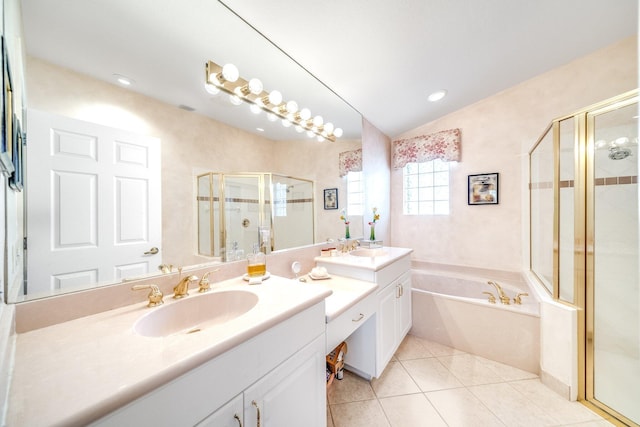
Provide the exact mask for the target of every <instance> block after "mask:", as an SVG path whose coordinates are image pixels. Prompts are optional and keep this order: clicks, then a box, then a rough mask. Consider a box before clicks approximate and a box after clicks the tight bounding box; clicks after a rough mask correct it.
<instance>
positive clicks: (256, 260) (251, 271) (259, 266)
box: [247, 243, 267, 278]
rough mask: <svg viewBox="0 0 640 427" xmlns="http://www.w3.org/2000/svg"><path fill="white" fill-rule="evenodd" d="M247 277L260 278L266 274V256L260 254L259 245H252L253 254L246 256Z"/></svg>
mask: <svg viewBox="0 0 640 427" xmlns="http://www.w3.org/2000/svg"><path fill="white" fill-rule="evenodd" d="M247 261H248V264H247V275H248V276H249V277H250V278H251V277H262V276H264V275H265V274H266V273H267V256H266V255H265V254H264V253H262V252H260V244H259V243H256V244H254V245H253V253H251V254H249V255H247Z"/></svg>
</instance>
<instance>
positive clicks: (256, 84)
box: [249, 78, 263, 95]
mask: <svg viewBox="0 0 640 427" xmlns="http://www.w3.org/2000/svg"><path fill="white" fill-rule="evenodd" d="M262 89H263V87H262V82H261V81H260V80H259V79H255V78H254V79H251V80H249V92H251V93H252V94H254V95H260V94H261V93H262Z"/></svg>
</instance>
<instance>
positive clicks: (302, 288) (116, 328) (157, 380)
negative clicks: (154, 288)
mask: <svg viewBox="0 0 640 427" xmlns="http://www.w3.org/2000/svg"><path fill="white" fill-rule="evenodd" d="M329 280H333V279H329ZM333 283H335V284H338V283H341V281H339V280H335V281H334V282H333ZM316 284H319V283H318V282H314V283H311V284H309V283H307V284H304V283H298V282H295V281H293V280H290V279H285V278H282V277H278V276H272V277H271V278H270V279H268V280H266V281H265V282H263V284H262V285H257V286H249V285H248V284H247V282H245V281H243V280H242V279H241V278H236V279H231V280H226V281H224V282H220V283H215V284H212V288H213V290H212V292H216V290H230V289H242V290H245V291H249V292H253V293H255V294H256V295H258V297H259V302H258V304H257V305H256V306H255V307H254V308H253V309H251V310H250V311H248V312H247V313H245V314H243V315H241V316H240V317H238V318H235V319H233V320H230V321H228V322H226V323H224V324H220V325H214V326H209V327H206V328H203V329H202V330H201V331H200V332H198V333H194V334H174V335H169V336H166V337H161V338H150V337H143V336H140V335H137V334H136V333H135V332H134V330H133V326H134V324H135V322H136V320H138V319H139V318H140V317H141V316H143V315H144V314H146V313H148V312H149V310H154V308H147V307H146V305H145V304H135V305H131V306H127V307H122V308H119V309H115V310H110V311H106V312H102V313H98V314H95V315H91V316H87V317H83V318H80V319H76V320H71V321H68V322H64V323H60V324H57V325H53V326H49V327H46V328H42V329H37V330H33V331H30V332H26V333H23V334H18V335H17V339H16V358H15V366H14V370H13V374H12V377H13V378H12V383H11V390H10V401H9V408H8V414H7V425H9V426H27V425H28V426H37V425H47V426H50V425H70V424H76V425H81V424H87V423H88V422H91V421H93V420H95V419H97V418H100V417H101V416H103V415H106V414H107V413H109V412H111V411H113V410H115V409H117V408H118V407H120V406H122V405H124V404H126V403H128V402H130V401H132V400H134V399H136V398H138V397H140V396H142V395H144V394H146V393H148V392H150V391H152V390H153V389H155V388H157V387H159V386H161V385H162V384H165V383H167V382H169V381H171V380H172V379H174V378H176V377H178V376H180V375H182V374H184V373H186V372H188V371H190V370H191V369H193V368H195V367H197V366H199V365H201V364H202V363H204V362H206V361H208V360H211V359H213V358H215V357H216V356H218V355H220V354H222V353H224V352H225V351H228V350H230V349H231V348H233V347H235V346H237V345H238V344H240V343H242V342H245V341H246V340H248V339H250V338H252V337H254V336H256V335H258V334H260V333H261V332H263V331H265V330H267V329H269V328H271V327H273V326H275V325H277V324H278V323H280V322H282V321H284V320H286V319H288V318H290V317H291V316H293V315H295V314H296V313H299V312H301V311H304V310H305V309H307V308H309V307H311V306H313V305H315V304H317V303H319V302H321V301H322V300H323V299H325V298H327V297H328V296H329V295H331V289H332V288H331V287H330V286H324V285H321V286H316ZM340 286H342V285H340ZM345 292H347V291H346V290H345ZM203 295H208V294H203ZM199 296H200V294H198V293H197V292H196V291H194V290H191V291H190V296H188V297H187V298H198V297H199ZM342 298H344V299H345V300H349V297H347V296H346V294H345V295H343V297H342ZM164 300H165V304H164V306H167V304H179V303H180V301H179V300H178V301H176V300H173V299H172V298H171V296H165V298H164ZM339 301H343V302H344V300H338V299H336V300H335V302H336V303H339ZM347 303H349V301H347ZM338 309H339V308H334V310H338Z"/></svg>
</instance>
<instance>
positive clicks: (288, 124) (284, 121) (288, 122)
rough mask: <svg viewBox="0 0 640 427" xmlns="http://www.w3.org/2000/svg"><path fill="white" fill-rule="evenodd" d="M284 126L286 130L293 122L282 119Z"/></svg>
mask: <svg viewBox="0 0 640 427" xmlns="http://www.w3.org/2000/svg"><path fill="white" fill-rule="evenodd" d="M282 126H284V127H286V128H288V127H291V122H290V121H289V120H287V119H282Z"/></svg>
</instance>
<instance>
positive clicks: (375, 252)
mask: <svg viewBox="0 0 640 427" xmlns="http://www.w3.org/2000/svg"><path fill="white" fill-rule="evenodd" d="M387 254H388V252H387V251H386V250H384V249H383V248H375V249H371V248H361V249H356V250H354V251H351V252H349V255H353V256H361V257H377V256H384V255H387Z"/></svg>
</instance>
